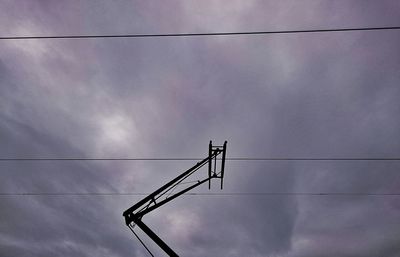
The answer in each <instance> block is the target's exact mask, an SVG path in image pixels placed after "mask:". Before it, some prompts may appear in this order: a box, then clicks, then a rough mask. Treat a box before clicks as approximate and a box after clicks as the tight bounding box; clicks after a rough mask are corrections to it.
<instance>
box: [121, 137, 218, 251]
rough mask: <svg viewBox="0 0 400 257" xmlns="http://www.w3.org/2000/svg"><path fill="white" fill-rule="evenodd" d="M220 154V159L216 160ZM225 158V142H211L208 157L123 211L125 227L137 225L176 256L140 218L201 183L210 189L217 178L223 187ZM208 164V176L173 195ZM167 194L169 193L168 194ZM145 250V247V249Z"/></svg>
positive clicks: (161, 246) (160, 245)
mask: <svg viewBox="0 0 400 257" xmlns="http://www.w3.org/2000/svg"><path fill="white" fill-rule="evenodd" d="M220 154H222V157H221V158H217V156H219V155H220ZM225 156H226V141H225V142H224V145H222V146H213V145H212V141H210V144H209V147H208V157H207V158H205V159H204V160H202V161H200V162H198V163H197V164H196V165H194V166H193V167H192V168H190V169H188V170H187V171H185V172H183V173H182V174H180V175H179V176H177V177H176V178H174V179H172V180H171V181H169V182H168V183H167V184H165V185H163V186H162V187H160V188H159V189H157V190H156V191H154V192H153V193H151V194H150V195H148V196H147V197H145V198H144V199H142V200H141V201H139V202H138V203H136V204H135V205H133V206H132V207H130V208H129V209H127V210H126V211H124V213H123V216H124V217H125V223H126V225H127V226H128V227H129V228H130V229H131V230H132V232H133V227H134V226H135V225H137V226H138V227H139V228H141V229H142V230H143V232H144V233H146V234H147V235H148V236H149V237H150V238H151V239H152V240H153V241H154V242H155V243H156V244H157V245H158V246H159V247H160V248H161V249H163V250H164V251H165V252H166V253H167V254H168V255H169V256H178V255H177V254H176V253H175V252H174V251H173V250H172V249H171V248H170V247H169V246H168V245H167V244H166V243H165V242H164V241H163V240H162V239H161V238H160V237H159V236H157V235H156V234H155V233H154V232H153V231H152V230H151V229H150V228H149V227H148V226H147V225H145V224H144V223H143V221H142V218H143V216H144V215H146V214H147V213H149V212H151V211H153V210H155V209H157V208H158V207H160V206H162V205H164V204H166V203H168V202H170V201H172V200H173V199H175V198H177V197H178V196H180V195H182V194H184V193H186V192H188V191H190V190H192V189H193V188H195V187H198V186H200V185H201V184H203V183H206V182H208V188H209V189H210V188H211V179H213V178H217V179H218V178H219V179H220V180H221V189H222V187H223V179H224V169H225ZM217 161H218V162H219V161H220V165H219V166H218V167H219V169H217ZM206 164H208V176H207V177H206V178H204V179H203V180H198V181H197V182H196V183H195V184H193V185H191V186H187V187H186V188H184V189H182V190H181V191H179V192H176V193H173V194H172V190H173V189H174V188H176V187H177V186H178V185H179V184H180V183H182V182H183V181H184V180H185V179H187V178H188V177H189V176H191V175H192V174H193V173H195V172H196V171H197V170H199V169H200V168H201V167H203V166H204V165H206ZM168 192H169V193H168ZM164 195H167V197H166V198H165V199H161V200H159V199H160V197H162V196H164ZM146 249H147V247H146ZM147 250H148V249H147Z"/></svg>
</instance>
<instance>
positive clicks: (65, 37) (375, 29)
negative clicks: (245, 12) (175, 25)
mask: <svg viewBox="0 0 400 257" xmlns="http://www.w3.org/2000/svg"><path fill="white" fill-rule="evenodd" d="M399 29H400V26H392V27H369V28H368V27H367V28H365V27H364V28H360V27H358V28H333V29H306V30H275V31H247V32H246V31H242V32H207V33H165V34H111V35H60V36H3V37H0V40H28V39H79V38H80V39H83V38H86V39H90V38H92V39H94V38H160V37H200V36H240V35H243V36H246V35H268V34H298V33H326V32H350V31H378V30H399Z"/></svg>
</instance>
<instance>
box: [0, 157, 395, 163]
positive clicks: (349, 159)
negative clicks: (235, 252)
mask: <svg viewBox="0 0 400 257" xmlns="http://www.w3.org/2000/svg"><path fill="white" fill-rule="evenodd" d="M200 160H202V158H81V157H76V158H75V157H72V158H68V157H67V158H0V161H3V162H10V161H200ZM226 160H227V161H400V158H396V157H393V158H392V157H389V158H375V157H373V158H286V157H283V158H279V157H278V158H275V157H272V158H258V157H232V158H226Z"/></svg>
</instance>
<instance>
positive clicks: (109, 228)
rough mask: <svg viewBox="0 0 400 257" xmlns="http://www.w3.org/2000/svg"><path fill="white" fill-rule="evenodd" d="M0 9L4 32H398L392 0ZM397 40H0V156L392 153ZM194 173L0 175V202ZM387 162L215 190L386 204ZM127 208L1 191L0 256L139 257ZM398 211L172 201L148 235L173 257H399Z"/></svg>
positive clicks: (235, 178)
mask: <svg viewBox="0 0 400 257" xmlns="http://www.w3.org/2000/svg"><path fill="white" fill-rule="evenodd" d="M0 8H1V9H2V10H7V12H3V13H2V14H1V15H0V24H1V25H0V28H1V31H2V36H9V35H64V34H118V33H168V32H171V33H172V32H174V33H175V32H176V33H178V32H209V31H249V30H270V29H305V28H335V27H359V26H360V27H364V26H373V27H378V26H397V25H399V22H400V18H399V15H397V14H398V12H399V9H400V6H399V4H398V2H397V1H379V3H378V2H377V1H357V0H353V1H334V2H323V1H302V2H301V3H300V2H298V1H289V0H288V1H246V2H243V1H230V4H229V5H226V3H224V2H223V1H205V2H204V1H201V2H199V1H168V3H156V2H148V1H146V2H145V1H135V2H130V3H128V2H126V1H113V2H112V3H111V2H108V1H96V2H95V3H94V2H88V1H72V2H68V3H67V2H63V3H59V2H55V1H40V2H39V1H19V2H18V3H15V2H12V1H8V2H4V3H2V4H1V6H0ZM399 44H400V37H399V34H398V32H397V31H375V32H351V33H347V32H346V33H326V34H303V35H300V34H299V35H279V36H278V35H270V36H254V37H244V36H240V37H210V38H207V37H198V38H162V39H161V38H157V39H95V40H92V39H82V40H81V39H77V40H26V41H6V40H3V41H1V42H0V110H1V111H0V142H1V146H2V147H1V148H0V157H3V158H8V157H9V158H14V157H17V158H18V157H21V158H23V157H27V158H29V157H195V158H198V157H203V156H205V155H206V153H207V152H206V151H207V145H208V142H209V140H210V139H212V140H214V142H216V143H222V142H223V141H224V140H228V155H229V157H246V156H249V157H337V158H340V157H398V156H399V155H400V144H399V142H398V141H399V140H397V138H398V137H399V133H398V131H399V128H400V123H399V119H398V117H397V116H398V113H399V111H400V104H399V103H398V98H399V96H400V90H399V87H398V84H399V81H400V73H399V65H400V63H399V58H398V52H399V50H398V45H399ZM192 164H193V163H192V162H190V161H189V162H169V163H163V162H158V163H157V162H127V161H125V162H105V161H102V162H84V161H74V162H1V163H0V172H1V176H2V177H1V180H0V188H1V193H24V192H32V193H41V192H48V193H86V192H151V191H152V190H154V189H156V188H157V187H158V186H161V185H162V184H163V183H165V182H166V181H168V180H169V179H171V178H172V177H174V176H176V175H177V174H178V173H179V172H181V171H184V170H185V169H187V168H189V167H191V165H192ZM398 166H399V164H398V163H397V162H234V161H230V162H228V163H227V172H226V179H225V188H224V190H225V192H282V193H285V192H328V193H329V192H332V193H335V192H336V193H340V192H355V193H358V192H361V193H364V192H365V193H393V192H396V193H398V192H399V190H400V176H399V175H398V174H397V173H398V172H397V171H398V168H399V167H398ZM204 173H205V171H204ZM205 190H207V189H206V188H200V189H198V192H203V191H205ZM213 190H215V192H218V191H217V190H218V189H213ZM213 192H214V191H213ZM139 199H140V197H137V196H71V195H70V196H54V195H53V196H10V195H8V196H7V195H1V196H0V209H1V212H0V255H7V256H146V252H145V250H144V249H143V248H142V247H141V246H140V244H139V243H138V242H137V241H136V240H135V238H134V237H133V236H132V235H131V234H130V232H129V230H128V229H127V228H126V226H125V224H124V221H123V217H122V215H121V214H122V212H123V211H124V210H125V209H127V208H128V207H130V206H131V205H132V204H133V203H135V202H136V201H138V200H139ZM399 215H400V202H399V199H398V197H397V196H351V197H349V196H283V195H281V196H251V197H250V196H234V197H228V196H184V197H182V198H181V199H177V200H176V201H175V202H174V203H171V204H170V205H167V206H163V207H162V208H161V209H160V210H157V211H155V213H154V214H150V215H149V216H148V217H145V218H144V221H145V222H146V223H147V224H148V225H149V226H150V227H151V228H153V229H154V230H155V231H156V232H157V233H159V235H160V236H161V237H162V238H165V240H166V241H167V242H168V243H169V244H170V245H171V246H172V247H173V249H176V251H177V252H178V253H181V254H182V255H183V256H193V257H195V256H280V257H302V256H327V257H328V256H335V257H338V256H339V257H341V256H343V257H344V256H388V257H392V256H393V257H394V256H398V255H399V254H400V252H399V251H400V249H399V247H398V245H399V240H400V235H399V232H398V231H400V229H399V225H398V224H399V222H398V219H399ZM138 232H139V233H140V231H139V230H138ZM141 235H142V234H141ZM143 236H144V235H143ZM144 238H145V241H146V243H148V244H150V245H151V248H152V250H153V251H155V252H156V253H158V254H162V253H161V252H160V250H158V249H157V247H156V246H155V245H154V244H152V242H151V241H150V240H149V239H147V238H146V237H145V236H144Z"/></svg>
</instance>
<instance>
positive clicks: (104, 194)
mask: <svg viewBox="0 0 400 257" xmlns="http://www.w3.org/2000/svg"><path fill="white" fill-rule="evenodd" d="M149 194H150V193H135V192H132V193H130V192H119V193H118V192H115V193H113V192H103V193H101V192H100V193H95V192H91V193H46V192H40V193H35V192H25V193H0V196H147V195H149ZM183 195H187V196H400V193H363V192H248V193H246V192H228V193H185V194H183Z"/></svg>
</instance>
